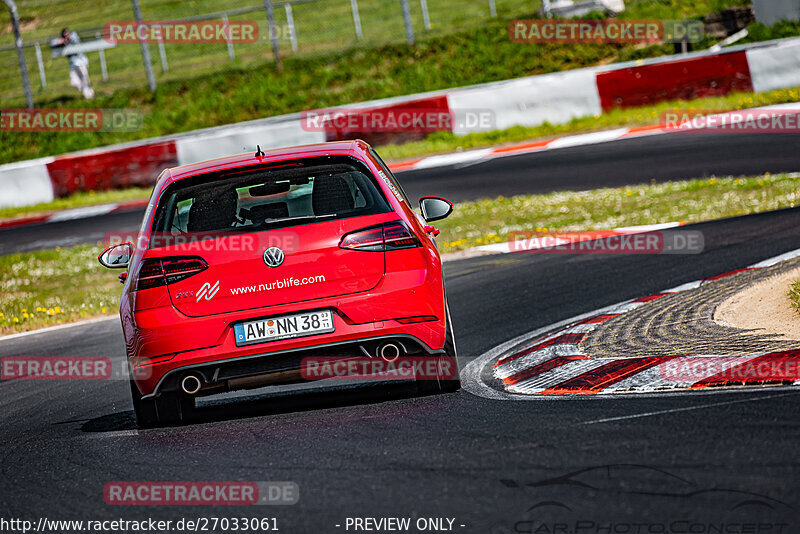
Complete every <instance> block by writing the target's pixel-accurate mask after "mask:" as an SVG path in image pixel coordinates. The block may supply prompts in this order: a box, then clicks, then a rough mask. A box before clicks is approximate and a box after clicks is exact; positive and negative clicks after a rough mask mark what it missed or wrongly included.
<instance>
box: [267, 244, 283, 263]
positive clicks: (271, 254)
mask: <svg viewBox="0 0 800 534" xmlns="http://www.w3.org/2000/svg"><path fill="white" fill-rule="evenodd" d="M284 257H285V256H284V254H283V251H282V250H281V249H279V248H278V247H269V248H268V249H267V250H265V251H264V263H266V264H267V265H268V266H269V267H279V266H280V264H281V263H283V258H284Z"/></svg>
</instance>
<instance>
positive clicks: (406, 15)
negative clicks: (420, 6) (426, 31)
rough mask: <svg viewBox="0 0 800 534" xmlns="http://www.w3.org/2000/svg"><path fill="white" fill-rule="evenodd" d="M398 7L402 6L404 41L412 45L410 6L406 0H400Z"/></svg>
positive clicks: (412, 30) (412, 32)
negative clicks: (404, 30)
mask: <svg viewBox="0 0 800 534" xmlns="http://www.w3.org/2000/svg"><path fill="white" fill-rule="evenodd" d="M400 7H401V8H403V26H405V29H406V43H408V45H409V46H414V26H413V24H412V23H411V8H409V7H408V0H400Z"/></svg>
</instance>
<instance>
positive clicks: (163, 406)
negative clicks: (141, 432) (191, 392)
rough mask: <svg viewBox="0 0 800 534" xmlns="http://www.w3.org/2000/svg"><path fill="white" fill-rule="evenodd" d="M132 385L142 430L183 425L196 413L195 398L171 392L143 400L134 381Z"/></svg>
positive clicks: (132, 397)
mask: <svg viewBox="0 0 800 534" xmlns="http://www.w3.org/2000/svg"><path fill="white" fill-rule="evenodd" d="M130 383H131V399H132V400H133V411H134V413H135V414H136V422H137V424H138V425H139V426H140V427H141V428H148V427H153V426H157V425H170V424H179V423H183V422H186V421H187V420H188V419H189V418H190V417H191V415H192V412H193V411H194V397H187V396H185V395H181V394H180V393H178V392H169V393H161V394H160V395H159V396H158V397H156V398H154V399H142V394H141V393H139V388H137V387H136V384H135V383H134V382H133V380H131V381H130Z"/></svg>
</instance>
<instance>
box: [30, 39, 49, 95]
mask: <svg viewBox="0 0 800 534" xmlns="http://www.w3.org/2000/svg"><path fill="white" fill-rule="evenodd" d="M33 46H34V48H36V63H38V64H39V79H40V80H41V81H42V89H44V88H45V87H47V76H46V75H45V73H44V61H42V48H41V47H40V46H39V43H36V44H35V45H33Z"/></svg>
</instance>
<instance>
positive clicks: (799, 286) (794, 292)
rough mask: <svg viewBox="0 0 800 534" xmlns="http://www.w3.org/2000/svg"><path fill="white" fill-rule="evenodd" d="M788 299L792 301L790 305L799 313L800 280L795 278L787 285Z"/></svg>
mask: <svg viewBox="0 0 800 534" xmlns="http://www.w3.org/2000/svg"><path fill="white" fill-rule="evenodd" d="M789 299H790V300H791V301H792V307H793V308H794V309H795V311H796V312H797V313H800V280H795V281H794V282H793V283H792V285H791V286H789Z"/></svg>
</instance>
